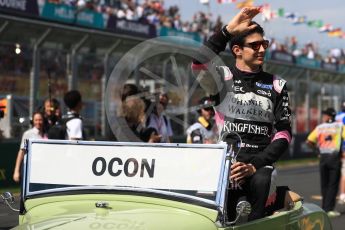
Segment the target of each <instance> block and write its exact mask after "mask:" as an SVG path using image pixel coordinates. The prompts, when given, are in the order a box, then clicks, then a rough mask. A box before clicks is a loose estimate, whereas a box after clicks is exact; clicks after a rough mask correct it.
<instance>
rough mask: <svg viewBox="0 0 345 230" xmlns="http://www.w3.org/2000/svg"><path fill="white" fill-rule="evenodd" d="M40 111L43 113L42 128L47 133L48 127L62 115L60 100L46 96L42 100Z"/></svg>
mask: <svg viewBox="0 0 345 230" xmlns="http://www.w3.org/2000/svg"><path fill="white" fill-rule="evenodd" d="M42 113H43V114H44V130H45V133H48V131H49V129H50V128H51V127H52V126H53V125H55V123H56V122H57V121H58V120H60V119H61V117H62V111H61V107H60V102H59V101H58V100H57V99H56V98H51V99H50V98H47V99H46V100H45V101H44V108H43V111H42Z"/></svg>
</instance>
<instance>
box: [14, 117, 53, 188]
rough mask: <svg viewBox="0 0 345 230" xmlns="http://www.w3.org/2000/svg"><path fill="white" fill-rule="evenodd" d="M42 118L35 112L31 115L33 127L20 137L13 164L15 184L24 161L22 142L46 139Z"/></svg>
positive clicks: (18, 179)
mask: <svg viewBox="0 0 345 230" xmlns="http://www.w3.org/2000/svg"><path fill="white" fill-rule="evenodd" d="M43 117H44V116H43V114H42V113H41V112H35V113H34V114H33V115H32V126H33V127H32V128H31V129H28V130H27V131H25V132H24V134H23V136H22V141H21V143H20V148H19V151H18V154H17V159H16V164H15V167H14V172H13V180H14V181H15V182H17V183H18V182H19V181H20V177H21V165H22V162H23V159H24V153H25V146H24V141H25V140H26V139H46V138H47V136H46V134H45V133H44V129H43V122H44V121H43Z"/></svg>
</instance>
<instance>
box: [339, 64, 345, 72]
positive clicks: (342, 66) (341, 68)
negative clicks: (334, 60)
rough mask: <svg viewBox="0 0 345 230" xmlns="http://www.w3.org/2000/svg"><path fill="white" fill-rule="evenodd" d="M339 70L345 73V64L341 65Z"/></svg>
mask: <svg viewBox="0 0 345 230" xmlns="http://www.w3.org/2000/svg"><path fill="white" fill-rule="evenodd" d="M339 72H341V73H345V65H339Z"/></svg>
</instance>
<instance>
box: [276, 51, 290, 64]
mask: <svg viewBox="0 0 345 230" xmlns="http://www.w3.org/2000/svg"><path fill="white" fill-rule="evenodd" d="M271 60H275V61H280V62H283V63H295V57H294V56H293V55H292V54H289V53H285V52H281V51H272V52H271Z"/></svg>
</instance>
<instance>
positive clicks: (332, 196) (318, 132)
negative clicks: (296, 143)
mask: <svg viewBox="0 0 345 230" xmlns="http://www.w3.org/2000/svg"><path fill="white" fill-rule="evenodd" d="M335 115H336V112H335V110H334V109H333V108H328V109H326V110H324V111H322V123H321V124H319V125H318V126H316V128H315V129H314V130H313V131H312V132H311V133H310V134H309V135H308V138H307V140H306V143H307V144H308V145H309V146H311V147H314V148H316V149H317V150H318V152H319V153H320V184H321V195H322V208H323V209H324V210H325V211H326V212H327V214H328V216H329V217H336V216H339V215H340V213H339V212H338V211H335V210H334V208H335V201H336V196H337V193H338V186H339V179H340V168H341V160H340V159H341V154H342V142H343V140H345V129H343V124H342V123H341V122H337V121H336V120H335Z"/></svg>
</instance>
